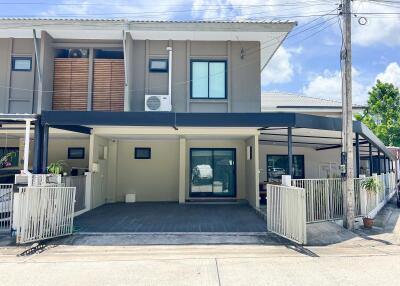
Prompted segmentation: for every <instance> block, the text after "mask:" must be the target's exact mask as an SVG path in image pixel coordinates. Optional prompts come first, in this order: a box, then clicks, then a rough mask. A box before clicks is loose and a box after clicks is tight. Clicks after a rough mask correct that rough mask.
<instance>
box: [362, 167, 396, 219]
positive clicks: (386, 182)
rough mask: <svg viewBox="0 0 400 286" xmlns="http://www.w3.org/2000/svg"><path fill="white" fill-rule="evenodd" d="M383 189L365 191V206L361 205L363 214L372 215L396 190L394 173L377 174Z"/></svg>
mask: <svg viewBox="0 0 400 286" xmlns="http://www.w3.org/2000/svg"><path fill="white" fill-rule="evenodd" d="M377 179H378V180H379V181H380V183H381V185H382V188H383V191H381V192H379V193H374V192H366V191H364V192H365V194H364V197H365V200H366V202H365V206H363V207H362V208H363V210H362V213H363V215H365V216H369V217H374V216H375V215H376V214H377V213H378V212H379V211H380V210H381V208H382V207H383V206H384V205H385V204H386V202H387V201H388V200H389V199H390V198H391V197H392V196H393V194H394V192H395V190H396V175H395V173H386V174H381V175H377Z"/></svg>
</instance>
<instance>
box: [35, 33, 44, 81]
mask: <svg viewBox="0 0 400 286" xmlns="http://www.w3.org/2000/svg"><path fill="white" fill-rule="evenodd" d="M33 45H34V47H35V61H36V69H37V72H38V78H39V82H42V73H41V71H40V59H39V49H38V44H37V37H36V30H35V29H33Z"/></svg>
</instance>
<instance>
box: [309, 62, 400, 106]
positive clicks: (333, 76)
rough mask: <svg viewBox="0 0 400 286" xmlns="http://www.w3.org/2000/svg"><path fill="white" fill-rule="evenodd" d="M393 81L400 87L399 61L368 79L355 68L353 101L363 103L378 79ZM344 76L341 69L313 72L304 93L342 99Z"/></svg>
mask: <svg viewBox="0 0 400 286" xmlns="http://www.w3.org/2000/svg"><path fill="white" fill-rule="evenodd" d="M378 79H379V80H381V81H382V82H387V83H392V84H394V85H395V86H398V87H400V65H399V64H398V63H397V62H392V63H390V64H388V65H387V66H386V68H385V70H384V71H383V72H381V73H379V74H378V75H377V76H376V77H375V78H370V79H366V78H365V76H364V75H363V73H361V72H360V71H358V70H357V69H355V68H353V102H354V103H358V104H362V103H365V102H366V101H367V99H368V91H370V90H371V88H372V86H374V85H375V83H376V80H378ZM341 82H342V77H341V74H340V71H330V70H324V71H323V72H322V74H313V75H312V76H310V78H309V82H308V84H307V85H305V86H304V87H303V89H302V92H303V94H305V95H307V96H312V97H319V98H326V99H334V100H339V101H341V98H342V95H341V94H342V88H341Z"/></svg>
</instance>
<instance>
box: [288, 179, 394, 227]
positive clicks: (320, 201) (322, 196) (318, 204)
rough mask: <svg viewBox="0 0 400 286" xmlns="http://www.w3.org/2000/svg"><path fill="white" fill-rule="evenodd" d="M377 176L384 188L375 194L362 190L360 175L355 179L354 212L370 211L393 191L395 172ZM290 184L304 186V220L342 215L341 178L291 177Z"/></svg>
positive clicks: (368, 212)
mask: <svg viewBox="0 0 400 286" xmlns="http://www.w3.org/2000/svg"><path fill="white" fill-rule="evenodd" d="M378 179H379V180H380V182H381V183H382V186H383V188H384V191H383V192H380V193H377V194H375V193H369V192H368V193H367V192H365V191H364V190H362V188H361V182H362V180H363V178H355V179H354V199H355V202H354V203H355V205H354V206H355V215H356V216H361V215H370V214H371V212H374V211H376V210H377V208H379V207H380V208H381V207H382V204H384V203H385V202H386V201H387V199H388V198H389V197H391V196H392V195H393V192H394V189H395V187H396V184H395V180H396V179H395V174H394V173H386V174H382V175H379V176H378ZM292 185H293V186H295V187H299V188H304V189H305V194H306V205H307V223H312V222H319V221H327V220H337V219H342V217H343V189H342V180H341V179H340V178H333V179H299V180H292ZM364 192H365V193H364ZM380 208H379V209H380ZM378 211H379V210H378Z"/></svg>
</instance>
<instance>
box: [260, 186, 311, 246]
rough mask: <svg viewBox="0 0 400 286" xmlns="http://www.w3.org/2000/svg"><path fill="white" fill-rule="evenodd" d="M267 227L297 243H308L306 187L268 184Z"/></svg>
mask: <svg viewBox="0 0 400 286" xmlns="http://www.w3.org/2000/svg"><path fill="white" fill-rule="evenodd" d="M267 227H268V230H269V231H271V232H274V233H276V234H278V235H281V236H283V237H286V238H288V239H290V240H293V241H295V242H297V243H300V244H306V243H307V231H306V196H305V191H304V189H302V188H296V187H287V186H278V185H267Z"/></svg>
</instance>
